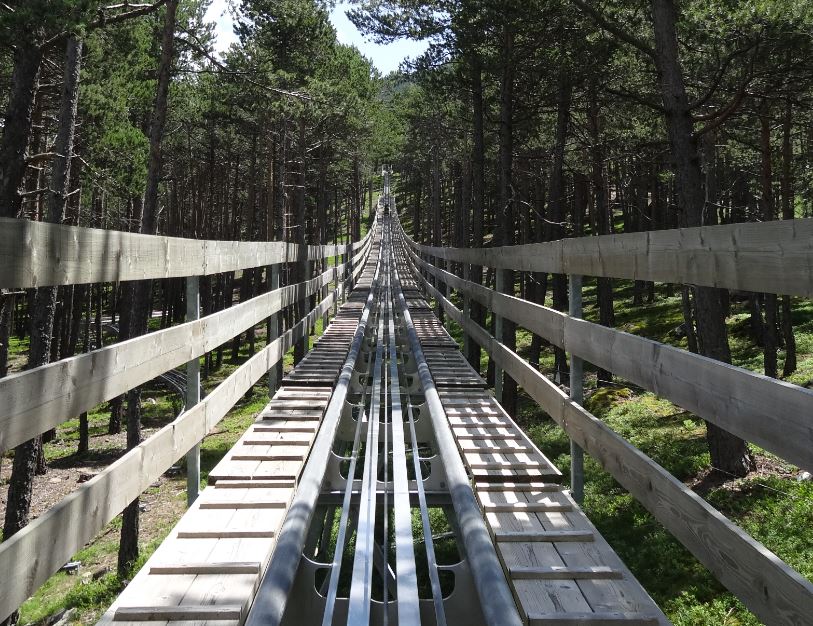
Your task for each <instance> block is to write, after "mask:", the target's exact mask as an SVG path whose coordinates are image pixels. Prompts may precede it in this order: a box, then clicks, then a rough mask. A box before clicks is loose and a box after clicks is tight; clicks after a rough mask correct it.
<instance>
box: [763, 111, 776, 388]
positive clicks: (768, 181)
mask: <svg viewBox="0 0 813 626" xmlns="http://www.w3.org/2000/svg"><path fill="white" fill-rule="evenodd" d="M770 110H771V109H770V105H769V104H765V105H764V107H763V110H762V112H761V113H760V116H759V123H760V133H759V147H760V183H761V186H762V199H761V201H760V208H761V212H762V220H763V221H764V222H770V221H772V220H774V219H775V218H776V214H775V211H774V202H773V166H772V164H771V158H772V154H771V117H770ZM763 308H764V309H765V324H764V327H763V338H764V343H763V347H762V354H763V364H764V367H765V375H766V376H770V377H771V378H776V377H777V376H778V375H779V369H778V365H777V352H778V350H779V336H778V319H777V317H778V315H779V309H778V303H777V300H776V294H774V293H766V294H764V296H763Z"/></svg>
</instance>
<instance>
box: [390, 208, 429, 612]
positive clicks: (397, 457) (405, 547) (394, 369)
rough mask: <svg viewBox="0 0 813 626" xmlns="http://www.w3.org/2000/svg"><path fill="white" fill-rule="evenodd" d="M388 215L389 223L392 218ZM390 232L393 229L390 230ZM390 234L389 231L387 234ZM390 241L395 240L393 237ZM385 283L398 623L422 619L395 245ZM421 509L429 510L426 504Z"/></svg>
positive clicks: (423, 511)
mask: <svg viewBox="0 0 813 626" xmlns="http://www.w3.org/2000/svg"><path fill="white" fill-rule="evenodd" d="M385 219H386V222H385V223H386V224H387V226H388V225H389V220H388V219H387V218H385ZM388 234H389V233H388ZM385 236H386V235H385ZM386 242H387V243H389V244H391V243H392V240H391V238H390V237H387V238H386ZM386 254H387V256H386V263H387V265H386V267H387V269H388V272H387V277H386V283H385V298H386V308H387V313H388V317H389V325H388V330H389V350H390V363H389V365H390V380H391V381H392V384H391V385H390V407H391V415H392V478H393V508H394V516H395V572H396V577H397V578H396V583H397V586H398V626H412V625H413V624H420V623H421V611H420V603H419V599H418V572H417V566H416V565H415V548H414V539H413V537H412V508H411V506H410V502H409V478H408V476H407V460H406V443H405V441H404V418H403V410H402V407H401V387H400V385H399V375H398V358H397V357H398V353H397V346H396V341H395V320H394V317H393V313H394V311H393V307H392V280H391V279H392V274H393V272H394V270H395V268H394V266H393V264H392V263H391V259H392V246H391V245H389V246H388V247H387V253H386ZM419 482H420V481H419ZM421 513H422V514H425V509H424V508H423V507H422V509H421Z"/></svg>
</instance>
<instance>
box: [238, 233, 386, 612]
mask: <svg viewBox="0 0 813 626" xmlns="http://www.w3.org/2000/svg"><path fill="white" fill-rule="evenodd" d="M371 239H372V237H371ZM380 270H381V250H380V249H379V256H378V260H377V262H376V269H375V273H374V275H373V280H372V282H371V285H370V292H369V294H368V295H367V300H366V302H365V304H364V309H363V311H362V313H361V317H360V319H359V323H358V326H357V327H356V332H355V334H354V336H353V341H352V343H351V345H350V351H349V352H348V355H347V358H346V359H345V362H344V366H343V367H342V371H341V374H340V375H339V378H338V380H337V382H336V387H335V389H334V392H333V395H332V396H331V397H330V402H329V404H328V406H327V409H326V410H325V415H324V417H323V418H322V424H321V427H320V429H319V431H318V433H317V435H316V439H315V440H314V443H313V447H312V449H311V453H310V455H309V457H308V461H307V463H306V464H305V468H304V469H303V471H302V475H301V477H300V480H299V485H298V488H297V490H296V494H295V495H294V498H293V500H292V502H291V505H290V507H289V508H288V514H287V515H286V516H285V521H284V522H283V524H282V528H281V529H280V531H279V535H278V538H277V543H276V546H275V548H274V553H273V554H272V555H271V561H270V563H269V565H268V569H267V570H266V574H265V576H263V579H262V581H260V585H259V588H258V590H257V595H256V597H255V599H254V603H253V605H252V607H251V610H250V611H249V614H248V616H247V617H246V622H245V626H278V625H279V624H280V623H281V622H282V617H283V614H284V612H285V604H286V602H287V600H288V596H289V595H290V593H291V589H292V588H293V585H294V579H295V578H296V572H297V569H298V567H299V562H300V560H301V558H302V549H303V547H304V545H305V537H306V534H307V531H308V527H309V526H310V523H311V520H312V519H313V513H314V509H315V507H316V502H317V500H318V499H319V493H320V490H321V485H322V482H323V480H324V477H325V471H326V469H327V464H328V458H329V456H330V451H331V449H332V447H333V441H334V439H335V436H336V429H337V427H338V424H339V418H340V417H341V414H342V408H343V407H344V402H345V399H346V398H347V392H348V390H349V387H350V380H351V377H352V375H353V369H354V367H355V364H356V360H357V358H358V355H359V352H360V350H361V344H362V342H363V341H364V335H365V332H366V329H367V323H368V321H369V318H370V310H371V309H372V305H373V302H374V300H375V296H376V294H377V292H378V280H379V274H380Z"/></svg>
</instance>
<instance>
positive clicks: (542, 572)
mask: <svg viewBox="0 0 813 626" xmlns="http://www.w3.org/2000/svg"><path fill="white" fill-rule="evenodd" d="M508 575H509V576H510V577H511V578H512V579H514V580H540V579H543V580H571V579H572V580H589V579H600V580H611V579H619V578H623V577H624V575H623V573H622V572H621V571H619V570H617V569H613V568H612V567H607V566H606V565H585V566H583V567H569V566H567V565H533V566H527V565H514V566H511V567H509V568H508Z"/></svg>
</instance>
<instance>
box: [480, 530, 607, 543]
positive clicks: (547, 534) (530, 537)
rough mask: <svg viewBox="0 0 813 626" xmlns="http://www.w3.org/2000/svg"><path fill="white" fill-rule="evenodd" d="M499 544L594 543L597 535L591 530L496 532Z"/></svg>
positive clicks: (495, 535)
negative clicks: (537, 542) (540, 542)
mask: <svg viewBox="0 0 813 626" xmlns="http://www.w3.org/2000/svg"><path fill="white" fill-rule="evenodd" d="M494 537H495V538H496V539H497V541H498V542H506V543H509V542H526V541H527V542H529V543H533V542H535V541H542V542H554V541H593V540H594V539H595V535H594V534H593V533H592V532H591V531H589V530H500V529H495V530H494Z"/></svg>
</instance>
